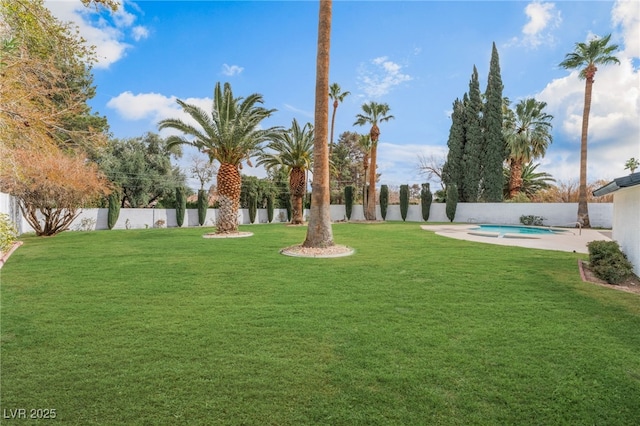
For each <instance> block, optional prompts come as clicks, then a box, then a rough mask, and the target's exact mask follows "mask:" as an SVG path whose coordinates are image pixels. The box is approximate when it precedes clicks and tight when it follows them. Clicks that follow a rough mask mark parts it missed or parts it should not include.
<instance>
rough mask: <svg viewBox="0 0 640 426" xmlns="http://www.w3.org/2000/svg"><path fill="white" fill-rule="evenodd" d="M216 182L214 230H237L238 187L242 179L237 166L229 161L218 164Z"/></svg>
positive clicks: (224, 231)
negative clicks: (216, 212)
mask: <svg viewBox="0 0 640 426" xmlns="http://www.w3.org/2000/svg"><path fill="white" fill-rule="evenodd" d="M217 183H218V195H219V198H218V202H219V206H220V207H219V208H218V218H217V221H216V232H217V233H219V234H224V233H230V232H238V208H239V207H240V188H241V186H242V180H241V177H240V171H239V170H238V166H237V165H235V164H230V163H222V164H220V168H219V169H218V176H217Z"/></svg>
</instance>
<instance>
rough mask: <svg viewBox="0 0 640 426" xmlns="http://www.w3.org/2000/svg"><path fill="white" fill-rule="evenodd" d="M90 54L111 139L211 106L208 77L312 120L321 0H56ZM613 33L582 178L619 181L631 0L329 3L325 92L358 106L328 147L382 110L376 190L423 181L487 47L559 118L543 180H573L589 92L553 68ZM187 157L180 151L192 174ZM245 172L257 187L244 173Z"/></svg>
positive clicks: (631, 84) (631, 53)
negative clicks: (112, 5)
mask: <svg viewBox="0 0 640 426" xmlns="http://www.w3.org/2000/svg"><path fill="white" fill-rule="evenodd" d="M46 5H47V6H48V7H49V8H50V9H51V10H52V11H53V12H54V14H56V16H58V17H59V18H61V19H63V20H71V21H74V22H75V23H76V24H77V25H78V26H79V28H80V31H81V34H82V35H83V36H84V37H85V38H86V39H87V40H88V41H89V42H90V43H91V44H94V45H96V47H97V52H98V55H99V57H100V62H99V63H97V64H96V65H95V66H94V70H93V71H94V77H95V84H96V85H97V96H96V97H95V98H94V99H93V100H92V102H91V105H92V106H93V108H94V110H95V111H97V112H98V113H100V114H102V115H105V116H107V118H108V120H109V123H110V126H111V131H112V133H113V135H114V136H115V137H119V138H124V137H134V136H140V135H142V134H144V133H145V132H147V131H153V132H157V122H158V121H159V120H161V119H163V118H167V117H180V116H181V114H182V113H181V111H180V109H179V108H178V106H177V105H176V103H175V99H176V98H179V99H182V100H186V101H187V102H190V103H196V104H198V105H201V106H202V107H203V108H205V109H206V110H210V108H211V96H212V93H213V88H214V85H215V83H216V82H218V81H220V82H230V83H231V86H232V88H233V91H234V94H235V95H236V96H247V95H249V94H252V93H260V94H262V95H263V97H264V101H265V104H264V105H265V106H266V107H268V108H275V109H277V110H278V111H277V112H276V113H275V114H274V115H273V116H272V117H270V118H269V119H268V120H265V121H264V122H263V124H264V126H265V127H266V126H284V127H289V126H290V125H291V120H292V119H293V118H296V119H297V120H298V121H299V122H302V123H304V122H307V121H309V122H313V108H314V90H315V56H316V41H317V19H318V3H317V2H316V1H279V2H275V1H257V2H250V1H189V2H186V1H185V2H175V1H137V2H129V1H126V2H124V5H123V7H121V8H120V10H119V11H118V12H117V13H115V14H109V13H107V12H105V11H103V12H102V13H97V12H95V10H93V9H86V8H83V7H82V5H81V3H80V1H79V0H78V1H76V0H49V1H47V2H46ZM608 33H612V41H613V42H614V43H616V44H618V45H619V46H620V51H619V52H618V53H617V56H618V58H619V59H620V61H621V65H618V66H616V65H614V66H607V67H601V69H599V70H598V73H597V74H596V83H595V84H594V93H593V104H592V110H591V119H590V134H589V171H588V179H589V181H593V180H596V179H612V178H615V177H618V176H622V175H624V174H626V173H627V171H625V170H624V163H625V161H626V160H627V159H629V158H630V157H635V158H640V68H639V66H640V2H638V1H635V0H634V1H615V2H611V1H555V2H544V1H542V2H538V1H534V2H527V1H493V2H486V1H472V2H467V1H393V2H386V1H334V3H333V22H332V39H331V43H332V44H331V70H330V73H331V76H330V80H331V82H336V83H338V84H340V86H341V87H342V89H343V91H347V90H348V91H350V92H351V95H350V96H348V97H347V98H346V99H345V101H344V102H343V103H342V104H341V105H340V106H339V107H338V113H337V117H336V130H335V132H336V139H337V135H339V134H340V133H341V132H343V131H358V132H361V133H364V132H366V131H368V129H366V128H363V127H354V126H353V123H354V121H355V116H356V114H358V113H359V112H360V111H361V105H362V104H363V103H364V102H368V101H371V100H374V101H376V102H385V103H387V104H389V106H390V108H391V111H390V113H391V114H393V115H394V116H395V120H392V121H389V122H386V123H383V124H382V125H381V126H380V129H381V135H380V143H379V150H378V161H379V162H378V171H379V173H381V178H380V183H383V184H389V185H399V184H403V183H409V184H413V183H421V182H424V181H425V178H424V177H423V176H421V175H420V173H419V171H418V158H419V157H420V156H425V157H428V156H431V155H433V156H435V157H436V158H440V157H444V156H445V155H446V152H447V146H446V142H447V138H448V133H449V127H450V125H451V120H450V116H449V114H450V111H451V105H452V103H453V101H454V100H455V99H456V98H462V96H463V94H464V93H465V92H467V91H468V87H469V79H470V77H471V73H472V70H473V66H474V65H475V66H476V67H477V69H478V72H479V77H480V85H481V90H482V91H484V90H485V88H486V82H487V72H488V69H489V59H490V56H491V46H492V43H493V42H495V43H496V46H497V49H498V53H499V56H500V67H501V73H502V80H503V83H504V92H503V94H504V95H505V96H508V97H509V98H510V99H511V100H512V101H513V102H514V103H515V102H517V101H518V100H520V99H524V98H526V97H535V98H536V99H538V100H542V101H545V102H547V103H548V107H547V109H546V111H547V112H548V113H550V114H552V115H553V116H554V120H553V138H554V139H553V143H552V145H551V146H550V148H549V149H548V151H547V155H546V157H545V158H544V159H542V160H540V162H541V163H542V165H541V166H540V168H539V169H540V170H543V171H546V172H548V173H551V174H552V175H553V176H554V177H555V178H556V179H558V180H561V181H563V182H571V181H577V180H578V172H579V152H580V126H581V117H582V106H583V97H584V81H583V80H579V79H578V77H577V72H569V71H567V70H564V69H561V68H559V67H558V63H560V62H561V61H562V60H563V59H564V56H565V54H566V53H569V52H571V51H572V50H573V48H574V45H575V43H576V42H584V41H587V40H588V39H589V38H590V37H592V36H593V35H600V36H602V35H606V34H608ZM195 154H196V153H194V152H191V151H185V156H184V157H183V160H181V161H180V165H181V166H183V167H185V168H186V167H188V165H189V164H190V159H191V157H192V156H193V155H195ZM243 172H244V173H247V174H254V175H258V176H264V171H262V170H259V169H252V168H248V167H245V168H244V169H243Z"/></svg>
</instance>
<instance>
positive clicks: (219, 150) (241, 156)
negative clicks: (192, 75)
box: [158, 82, 280, 233]
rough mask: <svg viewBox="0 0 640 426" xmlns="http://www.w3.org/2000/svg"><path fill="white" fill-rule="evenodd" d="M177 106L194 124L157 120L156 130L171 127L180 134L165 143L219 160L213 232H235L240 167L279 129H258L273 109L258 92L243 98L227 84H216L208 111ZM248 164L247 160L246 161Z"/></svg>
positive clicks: (191, 106)
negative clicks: (264, 105)
mask: <svg viewBox="0 0 640 426" xmlns="http://www.w3.org/2000/svg"><path fill="white" fill-rule="evenodd" d="M177 103H178V105H180V107H182V109H183V111H184V112H185V113H187V114H188V115H189V116H190V117H191V118H192V119H193V120H195V122H196V123H197V125H194V124H191V123H190V122H186V121H183V120H181V119H177V118H169V119H165V120H161V121H160V122H159V123H158V128H159V129H161V130H162V129H175V130H178V131H179V132H181V133H183V135H179V136H178V135H173V136H170V137H169V138H168V139H167V141H168V144H169V146H176V145H191V146H194V147H196V148H198V149H199V150H200V151H202V152H204V153H206V154H208V155H209V160H210V161H211V162H213V161H215V160H217V161H218V162H219V163H220V166H219V168H218V174H217V187H218V195H219V198H218V203H219V206H220V207H219V209H218V218H217V223H216V232H217V233H234V232H237V231H238V208H239V207H240V189H241V185H242V178H241V175H240V168H241V167H242V162H243V161H248V160H249V159H250V158H251V157H252V156H254V155H256V154H258V153H259V151H260V149H261V147H262V144H263V142H265V141H268V140H271V139H273V137H274V136H275V135H277V134H278V133H279V132H280V129H279V128H275V127H272V128H268V129H261V128H260V123H261V122H262V120H264V119H265V118H268V117H270V116H271V114H273V113H274V112H275V109H266V108H263V107H261V106H259V105H260V104H262V103H263V98H262V95H260V94H258V93H254V94H251V95H249V96H247V97H246V98H243V97H237V98H236V97H234V96H233V91H232V90H231V85H230V84H229V83H225V84H224V88H223V86H222V85H221V84H220V82H218V83H216V86H215V89H214V96H213V105H212V108H211V112H210V113H208V112H206V111H204V110H203V109H201V108H200V107H198V106H197V105H192V104H188V103H186V102H184V101H182V100H180V99H178V100H177ZM249 164H250V163H249Z"/></svg>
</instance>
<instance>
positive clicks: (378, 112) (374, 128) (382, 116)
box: [353, 101, 395, 220]
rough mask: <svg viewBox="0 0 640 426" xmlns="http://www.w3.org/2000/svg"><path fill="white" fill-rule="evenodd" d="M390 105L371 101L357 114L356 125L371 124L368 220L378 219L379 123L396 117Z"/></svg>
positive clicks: (366, 215) (366, 209)
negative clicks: (391, 111)
mask: <svg viewBox="0 0 640 426" xmlns="http://www.w3.org/2000/svg"><path fill="white" fill-rule="evenodd" d="M390 110H391V108H389V105H387V104H379V103H377V102H374V101H371V102H369V103H365V104H363V105H362V112H363V114H357V115H356V121H355V123H353V125H354V126H364V125H371V130H370V131H369V136H371V156H370V165H369V188H368V193H367V205H366V208H365V218H366V219H367V220H376V181H377V177H378V175H377V163H376V162H377V155H378V139H379V138H380V128H379V127H378V123H384V122H385V121H389V120H392V119H394V118H395V117H394V116H393V115H391V114H389V111H390Z"/></svg>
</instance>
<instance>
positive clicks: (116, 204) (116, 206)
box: [107, 191, 120, 229]
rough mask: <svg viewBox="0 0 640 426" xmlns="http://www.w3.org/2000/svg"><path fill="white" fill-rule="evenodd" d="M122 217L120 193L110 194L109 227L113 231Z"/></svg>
mask: <svg viewBox="0 0 640 426" xmlns="http://www.w3.org/2000/svg"><path fill="white" fill-rule="evenodd" d="M118 216H120V193H119V192H117V191H113V192H112V193H111V194H109V210H108V212H107V227H108V228H109V229H113V227H114V226H116V223H117V222H118Z"/></svg>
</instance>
